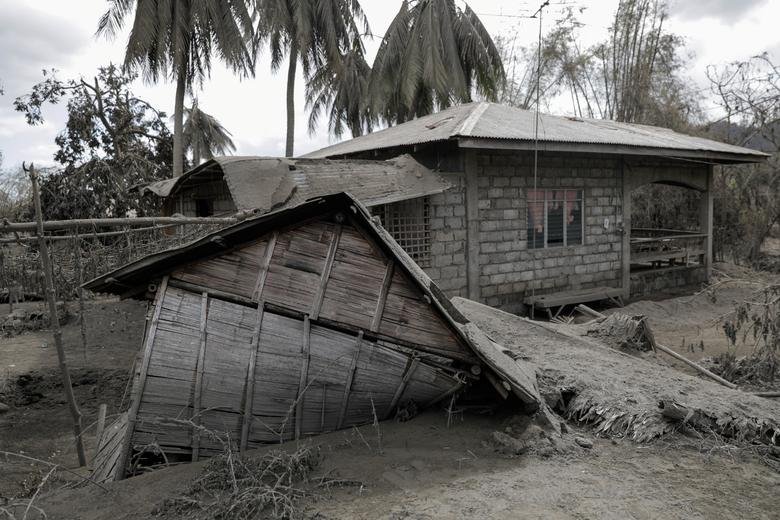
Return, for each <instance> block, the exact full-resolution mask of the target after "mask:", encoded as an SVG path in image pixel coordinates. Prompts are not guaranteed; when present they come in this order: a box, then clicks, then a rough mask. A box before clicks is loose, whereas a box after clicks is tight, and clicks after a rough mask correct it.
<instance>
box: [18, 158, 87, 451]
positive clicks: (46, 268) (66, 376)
mask: <svg viewBox="0 0 780 520" xmlns="http://www.w3.org/2000/svg"><path fill="white" fill-rule="evenodd" d="M28 171H29V173H30V180H31V181H32V190H33V203H34V204H35V218H36V221H37V223H38V229H37V232H38V247H39V249H40V257H41V265H42V267H43V276H44V280H45V285H46V288H45V289H46V290H45V292H46V301H47V302H48V304H49V322H50V324H51V331H52V335H53V336H54V345H55V346H56V347H57V358H58V359H59V363H60V373H61V375H62V386H63V389H64V390H65V397H66V398H67V400H68V407H69V408H70V414H71V416H72V417H73V434H74V435H75V437H76V453H77V454H78V457H79V465H80V466H86V465H87V458H86V456H85V454H84V442H83V440H82V438H81V412H80V411H79V407H78V404H77V403H76V397H75V396H74V395H73V385H72V384H71V380H70V371H69V370H68V363H67V360H66V358H65V348H64V347H63V345H62V331H61V330H60V319H59V317H58V316H57V302H56V300H55V297H54V294H55V293H54V275H53V274H52V269H51V258H49V248H48V247H47V246H46V238H45V237H44V235H43V213H42V211H41V194H40V192H39V191H38V174H37V173H36V172H35V166H34V165H32V164H30V169H29V170H28Z"/></svg>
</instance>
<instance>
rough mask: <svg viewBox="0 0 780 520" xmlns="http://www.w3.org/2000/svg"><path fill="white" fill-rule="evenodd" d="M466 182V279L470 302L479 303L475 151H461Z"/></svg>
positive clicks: (477, 199) (477, 196) (477, 193)
mask: <svg viewBox="0 0 780 520" xmlns="http://www.w3.org/2000/svg"><path fill="white" fill-rule="evenodd" d="M463 153H464V155H465V157H464V165H463V169H464V178H465V181H466V275H467V276H466V278H467V280H468V296H469V299H470V300H474V301H478V302H479V301H481V299H480V293H481V291H480V287H479V276H480V271H481V269H480V267H479V191H478V190H479V186H478V182H479V180H478V178H477V155H476V151H475V150H463Z"/></svg>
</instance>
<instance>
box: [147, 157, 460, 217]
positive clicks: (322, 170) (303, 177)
mask: <svg viewBox="0 0 780 520" xmlns="http://www.w3.org/2000/svg"><path fill="white" fill-rule="evenodd" d="M214 172H221V173H222V175H223V177H224V179H225V182H226V183H227V185H228V189H229V190H230V194H231V196H232V198H233V202H234V203H235V205H236V208H237V209H239V210H260V211H269V210H271V209H277V208H283V207H292V206H296V205H298V204H300V203H302V202H304V201H306V200H308V199H311V198H313V197H319V196H322V195H329V194H332V193H340V192H344V191H348V192H349V193H350V194H352V195H353V196H354V197H356V198H357V199H359V200H360V201H361V202H362V203H363V204H365V205H367V206H375V205H378V204H387V203H389V202H396V201H399V200H405V199H411V198H416V197H422V196H425V195H432V194H434V193H441V192H442V191H444V190H446V189H448V188H450V187H451V184H450V183H449V182H447V180H445V179H444V178H443V177H442V176H440V175H439V174H437V173H434V172H433V171H431V170H429V169H428V168H426V167H425V166H423V165H421V164H420V163H418V162H417V161H415V160H414V159H413V158H412V157H411V156H409V155H403V156H400V157H396V158H394V159H391V160H388V161H368V160H355V159H347V160H330V159H285V158H277V157H216V158H214V159H212V160H210V161H208V162H206V163H204V164H202V165H200V166H198V167H197V168H195V169H193V170H190V171H189V172H187V173H185V174H184V175H182V176H181V177H178V178H175V179H168V180H164V181H160V182H156V183H152V184H149V185H146V186H143V187H139V188H138V189H140V190H141V192H146V191H148V192H151V193H154V194H156V195H158V196H160V197H168V196H171V195H173V194H175V193H176V192H177V191H178V190H179V189H184V188H185V186H186V183H187V181H189V180H197V177H198V176H199V175H201V174H211V173H214Z"/></svg>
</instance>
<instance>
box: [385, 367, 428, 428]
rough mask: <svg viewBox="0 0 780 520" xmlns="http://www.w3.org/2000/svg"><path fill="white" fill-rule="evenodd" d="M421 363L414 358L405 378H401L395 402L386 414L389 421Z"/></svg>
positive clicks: (393, 401) (394, 395)
mask: <svg viewBox="0 0 780 520" xmlns="http://www.w3.org/2000/svg"><path fill="white" fill-rule="evenodd" d="M419 363H420V360H419V359H418V358H416V357H414V358H412V360H411V362H410V363H409V365H408V366H407V367H406V371H405V372H404V376H403V377H402V378H401V383H400V384H399V385H398V388H396V389H395V394H393V400H392V401H390V406H388V407H387V412H385V417H384V418H385V419H389V418H390V415H391V414H392V413H393V410H395V407H396V406H398V401H400V400H401V396H402V395H403V393H404V390H405V389H406V385H407V384H408V383H409V380H410V379H411V378H412V375H413V374H414V371H415V370H416V369H417V365H418V364H419Z"/></svg>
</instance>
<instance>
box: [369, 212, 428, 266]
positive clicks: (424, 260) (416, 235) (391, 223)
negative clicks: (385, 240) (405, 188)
mask: <svg viewBox="0 0 780 520" xmlns="http://www.w3.org/2000/svg"><path fill="white" fill-rule="evenodd" d="M373 213H374V215H377V216H378V217H379V218H380V219H382V226H384V228H385V229H386V230H387V231H388V233H390V234H391V235H392V236H393V238H394V239H395V241H396V242H398V244H399V245H400V246H401V247H402V248H404V251H406V253H407V254H408V255H409V256H410V257H412V260H414V261H415V262H417V264H418V265H419V266H420V267H430V266H431V204H430V200H429V198H428V197H419V198H416V199H409V200H402V201H400V202H393V203H391V204H384V205H382V206H377V207H375V208H374V209H373Z"/></svg>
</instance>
